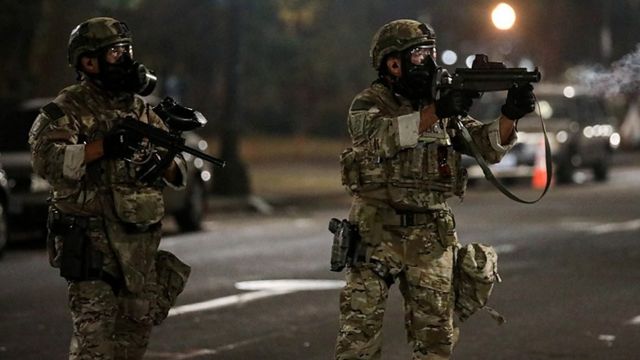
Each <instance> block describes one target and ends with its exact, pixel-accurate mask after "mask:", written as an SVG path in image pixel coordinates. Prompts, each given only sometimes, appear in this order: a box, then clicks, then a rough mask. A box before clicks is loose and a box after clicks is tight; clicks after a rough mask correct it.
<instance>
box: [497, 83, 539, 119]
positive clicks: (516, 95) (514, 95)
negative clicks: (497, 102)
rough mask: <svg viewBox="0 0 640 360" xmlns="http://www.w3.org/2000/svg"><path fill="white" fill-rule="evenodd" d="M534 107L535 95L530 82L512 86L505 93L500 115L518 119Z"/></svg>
mask: <svg viewBox="0 0 640 360" xmlns="http://www.w3.org/2000/svg"><path fill="white" fill-rule="evenodd" d="M535 108H536V97H535V95H533V86H531V84H527V85H523V86H518V87H516V86H513V87H512V88H511V89H509V92H508V93H507V100H506V102H505V104H504V105H502V115H504V116H506V117H508V118H509V119H511V120H518V119H520V118H522V117H523V116H525V115H527V114H528V113H530V112H532V111H533V110H534V109H535Z"/></svg>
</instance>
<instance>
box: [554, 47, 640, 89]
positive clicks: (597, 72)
mask: <svg viewBox="0 0 640 360" xmlns="http://www.w3.org/2000/svg"><path fill="white" fill-rule="evenodd" d="M567 75H568V77H569V78H570V79H571V80H573V81H574V82H576V83H578V84H580V85H582V86H585V87H586V88H587V89H588V90H590V91H591V92H593V93H595V94H599V95H604V96H607V97H609V96H616V95H621V94H629V93H637V92H638V91H639V90H640V44H638V45H637V46H636V50H635V51H634V52H632V53H630V54H627V55H625V56H623V57H622V58H621V59H620V60H617V61H615V62H613V63H612V64H611V66H610V67H609V68H608V69H607V68H605V67H603V66H602V65H596V66H580V67H576V68H573V69H571V70H570V71H568V73H567Z"/></svg>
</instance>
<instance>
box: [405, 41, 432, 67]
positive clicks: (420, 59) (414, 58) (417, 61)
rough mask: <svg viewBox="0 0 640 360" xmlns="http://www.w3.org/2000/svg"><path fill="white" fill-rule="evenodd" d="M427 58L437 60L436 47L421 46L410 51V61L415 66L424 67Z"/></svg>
mask: <svg viewBox="0 0 640 360" xmlns="http://www.w3.org/2000/svg"><path fill="white" fill-rule="evenodd" d="M427 57H431V58H432V59H434V60H435V58H436V48H435V46H427V45H421V46H416V47H414V48H411V49H410V50H409V60H410V61H411V63H412V64H414V65H422V64H423V63H424V61H425V60H426V59H427Z"/></svg>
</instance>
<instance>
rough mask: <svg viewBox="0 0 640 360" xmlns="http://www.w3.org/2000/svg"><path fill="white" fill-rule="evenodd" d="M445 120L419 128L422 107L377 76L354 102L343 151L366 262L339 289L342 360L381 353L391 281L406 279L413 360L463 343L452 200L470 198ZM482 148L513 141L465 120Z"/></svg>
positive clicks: (491, 155)
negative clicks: (457, 318)
mask: <svg viewBox="0 0 640 360" xmlns="http://www.w3.org/2000/svg"><path fill="white" fill-rule="evenodd" d="M450 120H451V119H446V118H445V119H441V120H439V122H438V123H436V124H435V125H434V126H433V127H432V128H431V129H429V130H428V131H427V132H426V133H423V134H418V125H419V122H420V113H419V112H418V111H416V110H415V108H414V107H413V106H412V104H411V102H410V101H409V100H407V99H405V98H403V97H402V96H400V95H398V94H395V93H394V92H393V91H392V90H391V89H390V88H389V87H387V86H386V85H385V84H384V83H383V82H382V81H376V82H374V83H373V85H372V86H371V87H369V88H368V89H366V90H364V91H363V92H361V93H360V94H359V95H357V96H356V97H355V99H354V100H353V102H352V104H351V107H350V110H349V116H348V130H349V134H350V135H351V139H352V143H353V146H352V148H348V149H347V150H345V151H344V152H343V154H342V156H341V163H342V181H343V184H344V185H345V186H346V187H347V188H348V189H349V191H350V192H351V194H352V196H353V203H352V207H351V211H350V214H349V221H350V222H351V223H353V224H355V225H357V226H358V229H359V233H360V236H361V242H362V243H363V244H364V245H365V247H364V254H363V257H364V259H365V261H363V262H361V263H356V264H355V265H353V266H351V267H350V268H348V270H347V274H346V286H345V288H344V289H343V290H342V292H341V295H340V311H341V315H340V330H339V334H338V339H337V345H336V359H340V360H346V359H379V358H380V356H381V344H382V338H381V328H382V318H383V314H384V310H385V302H386V299H387V296H388V292H389V287H390V286H391V285H392V284H393V283H394V282H396V281H397V282H398V283H399V287H400V291H401V293H402V295H403V297H404V301H405V326H406V331H407V337H408V342H409V343H410V345H411V346H412V348H413V359H448V358H449V356H450V354H451V351H452V348H453V345H454V344H455V342H456V340H457V328H455V327H454V324H453V309H454V300H455V299H454V291H453V288H452V280H453V279H452V275H453V264H454V256H455V249H456V245H457V243H458V242H457V237H456V233H455V221H454V217H453V214H452V212H451V210H450V208H449V206H448V205H447V199H448V198H450V197H452V196H454V195H455V196H459V197H462V196H463V194H464V191H465V188H466V172H465V170H464V169H463V168H461V165H460V156H461V151H462V150H463V149H462V147H461V146H460V143H459V142H458V140H459V137H460V136H461V134H459V132H458V130H456V129H455V128H454V126H453V123H452V121H450ZM462 122H463V124H464V126H465V127H466V128H467V129H468V130H469V132H470V133H471V136H472V137H473V139H474V141H475V142H476V144H477V145H478V148H479V149H480V151H481V152H482V155H483V156H484V157H485V159H487V161H489V162H497V161H499V160H500V159H501V157H502V156H503V155H504V154H505V152H506V151H507V150H508V149H509V148H510V147H511V146H512V145H513V143H515V140H516V139H515V134H514V135H513V137H512V138H511V141H510V143H509V144H508V145H500V134H499V127H498V125H499V124H498V122H497V121H495V122H492V123H490V124H486V125H485V124H482V123H481V122H478V121H477V120H474V119H472V118H470V117H465V118H463V119H462Z"/></svg>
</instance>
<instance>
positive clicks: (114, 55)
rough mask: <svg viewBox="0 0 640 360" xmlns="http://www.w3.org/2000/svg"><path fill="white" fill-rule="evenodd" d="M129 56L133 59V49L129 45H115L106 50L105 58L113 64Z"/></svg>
mask: <svg viewBox="0 0 640 360" xmlns="http://www.w3.org/2000/svg"><path fill="white" fill-rule="evenodd" d="M124 54H127V55H129V57H130V58H132V59H133V47H132V46H131V44H128V43H121V44H113V45H111V46H109V47H107V48H106V50H105V57H106V59H107V61H109V62H111V63H115V62H117V61H118V60H119V59H120V58H121V57H122V55H124Z"/></svg>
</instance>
